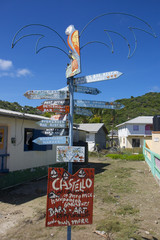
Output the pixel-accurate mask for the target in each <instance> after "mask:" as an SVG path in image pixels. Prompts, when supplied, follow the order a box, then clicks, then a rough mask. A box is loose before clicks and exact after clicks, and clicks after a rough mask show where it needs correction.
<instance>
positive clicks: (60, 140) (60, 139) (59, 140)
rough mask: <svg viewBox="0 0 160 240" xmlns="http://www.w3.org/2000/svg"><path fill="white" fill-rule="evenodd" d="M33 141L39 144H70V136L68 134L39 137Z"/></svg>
mask: <svg viewBox="0 0 160 240" xmlns="http://www.w3.org/2000/svg"><path fill="white" fill-rule="evenodd" d="M33 142H34V143H36V144H38V145H50V144H68V143H69V137H67V136H55V137H39V138H36V139H35V140H33Z"/></svg>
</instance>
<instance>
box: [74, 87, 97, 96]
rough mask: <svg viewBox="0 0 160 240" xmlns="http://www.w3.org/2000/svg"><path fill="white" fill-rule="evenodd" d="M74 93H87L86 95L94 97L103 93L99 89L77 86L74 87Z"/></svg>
mask: <svg viewBox="0 0 160 240" xmlns="http://www.w3.org/2000/svg"><path fill="white" fill-rule="evenodd" d="M73 91H74V92H78V93H86V94H93V95H97V94H99V93H101V91H99V90H98V89H97V88H92V87H84V86H76V85H75V86H74V90H73Z"/></svg>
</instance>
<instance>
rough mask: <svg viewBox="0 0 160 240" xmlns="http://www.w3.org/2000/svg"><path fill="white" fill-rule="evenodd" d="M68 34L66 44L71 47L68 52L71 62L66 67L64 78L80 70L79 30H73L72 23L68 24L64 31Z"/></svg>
mask: <svg viewBox="0 0 160 240" xmlns="http://www.w3.org/2000/svg"><path fill="white" fill-rule="evenodd" d="M65 33H66V35H68V39H67V42H68V45H69V47H70V48H71V49H72V52H71V53H70V59H71V62H70V64H69V65H68V66H67V69H66V78H69V77H73V76H75V75H77V74H78V73H80V72H81V69H80V48H79V32H78V31H77V30H75V28H74V26H73V25H70V26H69V27H68V28H67V29H66V31H65Z"/></svg>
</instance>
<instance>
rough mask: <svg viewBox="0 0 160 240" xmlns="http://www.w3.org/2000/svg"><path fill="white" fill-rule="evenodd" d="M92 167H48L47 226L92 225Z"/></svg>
mask: <svg viewBox="0 0 160 240" xmlns="http://www.w3.org/2000/svg"><path fill="white" fill-rule="evenodd" d="M93 195H94V169H93V168H84V169H83V168H81V169H80V170H79V171H78V172H76V173H75V174H74V175H71V174H70V173H69V172H67V171H65V169H63V168H49V171H48V187H47V211H46V227H53V226H73V225H84V224H85V225H86V224H92V219H93Z"/></svg>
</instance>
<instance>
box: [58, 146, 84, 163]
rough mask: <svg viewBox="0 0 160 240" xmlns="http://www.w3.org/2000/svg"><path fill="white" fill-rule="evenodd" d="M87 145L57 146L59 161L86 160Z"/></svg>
mask: <svg viewBox="0 0 160 240" xmlns="http://www.w3.org/2000/svg"><path fill="white" fill-rule="evenodd" d="M84 160H85V147H78V146H57V154H56V161H57V162H84Z"/></svg>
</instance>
